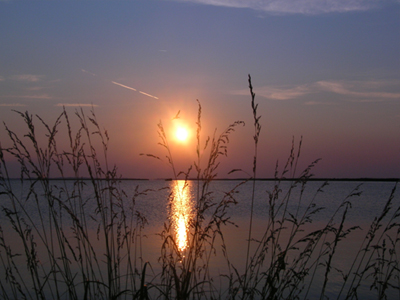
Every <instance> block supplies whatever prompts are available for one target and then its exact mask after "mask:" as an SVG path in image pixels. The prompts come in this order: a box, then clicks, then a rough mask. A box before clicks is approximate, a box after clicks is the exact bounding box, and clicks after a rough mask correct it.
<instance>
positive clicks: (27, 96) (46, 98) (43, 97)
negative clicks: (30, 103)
mask: <svg viewBox="0 0 400 300" xmlns="http://www.w3.org/2000/svg"><path fill="white" fill-rule="evenodd" d="M4 98H22V99H43V100H50V99H54V97H52V96H50V95H48V94H39V95H11V96H4Z"/></svg>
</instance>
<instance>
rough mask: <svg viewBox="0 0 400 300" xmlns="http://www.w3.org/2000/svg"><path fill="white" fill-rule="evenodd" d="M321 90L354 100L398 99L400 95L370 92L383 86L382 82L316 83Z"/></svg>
mask: <svg viewBox="0 0 400 300" xmlns="http://www.w3.org/2000/svg"><path fill="white" fill-rule="evenodd" d="M316 85H317V86H319V87H320V88H321V90H324V91H327V92H332V93H335V94H340V95H345V96H352V97H356V98H375V99H400V93H396V92H385V91H371V89H376V88H378V87H380V86H385V85H387V84H385V83H384V82H379V81H369V82H368V81H367V82H360V81H353V82H344V81H318V82H317V83H316Z"/></svg>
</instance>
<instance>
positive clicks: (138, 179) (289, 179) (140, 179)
mask: <svg viewBox="0 0 400 300" xmlns="http://www.w3.org/2000/svg"><path fill="white" fill-rule="evenodd" d="M78 179H79V180H85V181H86V180H92V179H91V178H88V177H82V178H76V177H67V178H48V180H50V181H57V180H67V181H72V180H78ZM114 179H115V180H120V181H155V180H160V181H173V180H174V179H173V178H154V179H150V178H129V177H122V178H114ZM10 180H20V178H10ZM24 180H36V179H35V178H31V179H29V178H25V179H24ZM96 180H107V179H106V178H97V179H96ZM179 180H183V179H179ZM187 180H188V181H195V180H197V178H188V179H187ZM200 180H202V179H200ZM246 180H248V181H253V179H249V178H214V179H212V181H246ZM301 180H302V178H257V179H256V181H301ZM306 180H307V181H363V182H366V181H369V182H373V181H376V182H396V181H400V178H371V177H366V178H363V177H360V178H307V179H306Z"/></svg>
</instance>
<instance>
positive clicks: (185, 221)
mask: <svg viewBox="0 0 400 300" xmlns="http://www.w3.org/2000/svg"><path fill="white" fill-rule="evenodd" d="M190 192H191V183H190V181H185V180H175V181H173V197H172V202H171V216H170V217H171V221H172V223H173V228H174V233H175V242H176V245H177V246H178V249H179V250H180V251H181V252H182V251H184V250H185V249H186V248H187V247H188V244H189V237H188V234H189V226H190V225H189V222H190V218H191V215H192V211H193V202H192V197H191V195H190V194H191V193H190Z"/></svg>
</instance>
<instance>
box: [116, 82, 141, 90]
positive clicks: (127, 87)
mask: <svg viewBox="0 0 400 300" xmlns="http://www.w3.org/2000/svg"><path fill="white" fill-rule="evenodd" d="M111 82H112V83H114V84H116V85H119V86H122V87H124V88H126V89H130V90H132V91H136V89H134V88H131V87H129V86H126V85H123V84H120V83H118V82H115V81H111Z"/></svg>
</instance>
